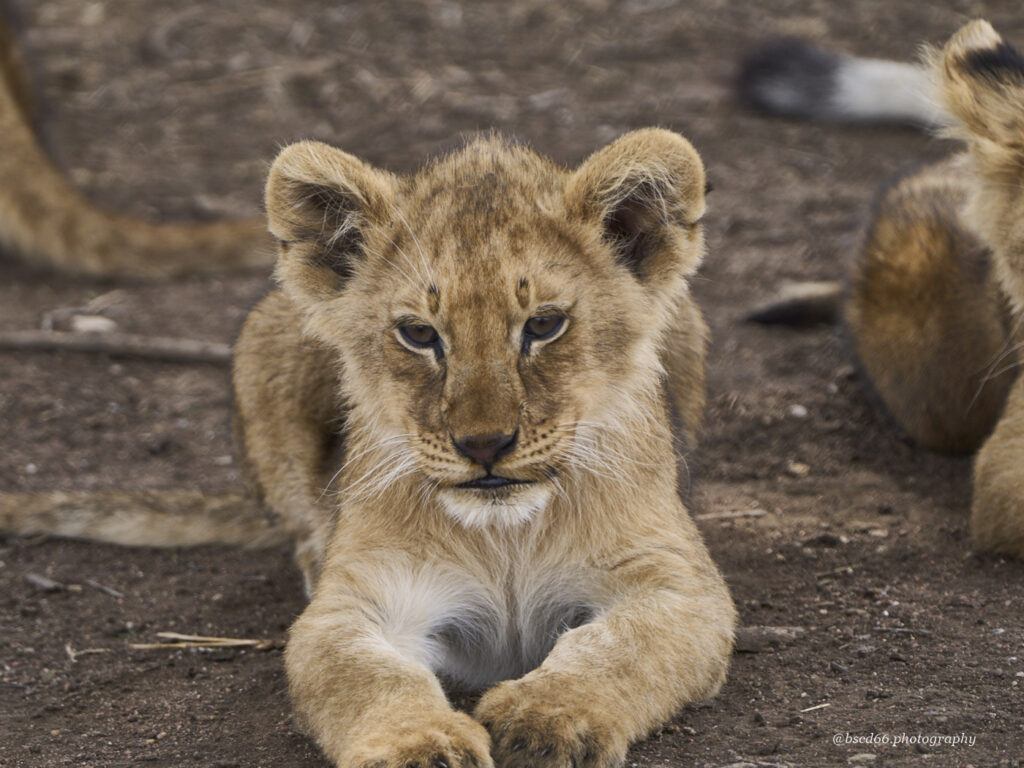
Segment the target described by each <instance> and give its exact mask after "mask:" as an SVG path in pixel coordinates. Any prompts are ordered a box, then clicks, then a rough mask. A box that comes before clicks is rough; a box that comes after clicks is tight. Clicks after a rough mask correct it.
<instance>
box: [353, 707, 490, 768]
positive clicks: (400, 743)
mask: <svg viewBox="0 0 1024 768" xmlns="http://www.w3.org/2000/svg"><path fill="white" fill-rule="evenodd" d="M338 764H339V768H493V767H494V763H493V762H492V761H491V755H490V738H489V737H488V735H487V731H486V730H484V728H483V727H482V726H481V725H480V724H479V723H477V722H476V721H475V720H473V718H471V717H469V715H466V714H463V713H461V712H438V713H418V714H407V715H399V714H398V713H395V716H394V718H389V719H388V722H387V723H383V722H382V723H380V724H379V725H377V724H375V727H374V728H373V729H372V731H371V732H370V733H364V734H362V735H361V736H360V737H359V738H358V739H357V743H356V744H355V745H354V747H353V749H352V751H351V753H350V754H349V755H348V756H346V758H345V759H343V760H340V761H339V763H338Z"/></svg>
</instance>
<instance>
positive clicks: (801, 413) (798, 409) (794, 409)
mask: <svg viewBox="0 0 1024 768" xmlns="http://www.w3.org/2000/svg"><path fill="white" fill-rule="evenodd" d="M789 415H790V416H792V417H794V418H796V419H806V418H807V408H806V407H805V406H803V405H799V404H797V405H791V406H789Z"/></svg>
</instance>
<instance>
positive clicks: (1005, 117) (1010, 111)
mask: <svg viewBox="0 0 1024 768" xmlns="http://www.w3.org/2000/svg"><path fill="white" fill-rule="evenodd" d="M931 62H932V65H933V67H934V69H935V70H937V74H938V76H939V78H940V87H941V89H940V92H941V94H942V99H943V101H944V102H945V105H946V108H947V109H949V111H950V112H952V113H953V115H954V116H956V118H957V119H958V120H959V121H960V122H961V123H962V124H963V126H964V128H966V132H963V133H960V132H958V135H960V137H961V138H964V139H967V140H968V141H969V142H970V141H972V140H976V139H987V140H988V141H992V142H995V143H996V144H1000V145H1003V146H1005V147H1007V148H1012V149H1014V150H1016V151H1018V152H1019V151H1022V150H1024V56H1021V55H1020V53H1018V52H1017V50H1016V49H1015V48H1014V47H1013V46H1011V45H1010V44H1008V43H1006V42H1004V41H1003V38H1002V37H1000V36H999V33H998V32H996V31H995V29H993V28H992V25H991V24H989V23H988V22H987V21H983V20H981V19H977V20H975V21H971V22H968V23H967V24H965V25H964V26H962V27H961V28H960V29H958V30H957V31H956V32H955V33H954V34H953V36H952V37H951V38H950V39H949V42H947V43H946V45H945V46H944V47H943V49H942V52H941V54H932V55H931ZM1015 170H1018V171H1019V168H1017V169H1015Z"/></svg>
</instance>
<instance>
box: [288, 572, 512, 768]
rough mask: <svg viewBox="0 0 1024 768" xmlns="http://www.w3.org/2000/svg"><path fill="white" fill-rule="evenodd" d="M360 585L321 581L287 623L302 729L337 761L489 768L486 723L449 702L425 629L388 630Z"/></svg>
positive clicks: (361, 765)
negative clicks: (426, 646) (415, 632)
mask: <svg viewBox="0 0 1024 768" xmlns="http://www.w3.org/2000/svg"><path fill="white" fill-rule="evenodd" d="M324 583H325V584H337V583H338V582H337V581H336V580H335V579H334V578H333V577H329V576H327V575H325V578H324ZM366 586H369V587H370V588H371V589H372V585H369V584H368V585H366ZM360 592H362V590H361V588H360V587H359V586H357V585H356V584H355V583H351V582H350V583H349V584H348V586H346V587H345V590H344V592H341V593H338V592H337V591H335V590H334V589H332V588H331V587H325V588H324V589H323V590H321V591H318V593H317V595H316V597H315V598H314V599H313V601H312V602H311V603H310V605H309V607H308V608H307V609H306V611H305V612H304V613H303V614H302V616H301V617H299V620H298V621H297V622H296V623H295V625H294V626H293V627H292V631H291V638H290V640H289V642H288V648H287V651H286V653H285V662H286V666H287V670H288V680H289V684H290V688H291V696H292V701H293V703H294V706H295V710H296V713H297V714H298V716H299V718H300V719H301V721H302V722H303V725H304V726H305V728H306V729H307V731H308V732H309V734H310V735H311V736H312V737H313V738H314V739H315V740H316V742H317V743H318V744H319V745H320V747H321V749H322V750H323V751H324V753H325V754H326V755H327V757H328V758H330V759H331V760H332V761H333V762H334V763H335V765H337V766H339V768H370V767H371V766H372V767H373V768H437V766H442V765H444V766H447V767H448V768H470V767H472V768H490V766H492V765H493V763H492V762H491V758H490V753H489V748H490V739H489V737H488V735H487V731H486V730H485V729H484V728H483V726H481V725H480V724H479V723H477V722H476V721H474V720H473V719H472V718H471V717H470V716H469V715H466V714H464V713H462V712H456V711H455V710H453V709H452V708H451V706H450V705H449V704H448V701H447V699H446V698H445V695H444V691H443V690H442V688H441V684H440V682H439V681H438V679H437V677H436V676H435V675H434V673H433V672H432V671H431V670H430V669H429V667H428V666H427V663H426V661H427V660H426V659H425V658H424V657H423V653H422V651H423V648H422V647H420V646H419V644H420V642H422V641H423V640H425V639H426V638H425V636H418V637H417V636H411V635H410V634H408V633H402V635H401V636H400V637H396V636H394V634H393V633H392V632H390V631H389V628H388V626H387V624H388V621H387V616H386V612H385V613H382V603H381V601H380V600H376V599H372V600H371V599H367V597H365V596H364V595H361V594H359V593H360Z"/></svg>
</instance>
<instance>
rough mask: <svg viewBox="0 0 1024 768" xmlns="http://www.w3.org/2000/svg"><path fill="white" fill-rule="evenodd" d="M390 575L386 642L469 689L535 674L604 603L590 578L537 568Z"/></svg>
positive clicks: (382, 601)
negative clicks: (563, 640) (560, 640)
mask: <svg viewBox="0 0 1024 768" xmlns="http://www.w3.org/2000/svg"><path fill="white" fill-rule="evenodd" d="M387 570H388V573H387V576H386V577H385V578H386V580H387V582H388V583H387V584H386V585H385V584H380V585H379V586H380V587H385V589H381V590H379V591H377V594H378V595H379V596H380V597H379V603H378V607H379V609H380V611H381V617H382V629H383V632H384V636H385V639H386V640H387V641H388V642H389V643H390V644H391V645H392V646H394V647H395V648H397V649H398V650H399V651H401V652H402V653H404V654H408V655H411V656H412V657H414V658H415V659H416V660H417V661H419V662H420V663H422V664H424V665H426V666H427V667H428V668H430V669H431V670H432V671H433V672H434V673H435V674H437V675H439V676H441V677H446V678H449V679H452V680H454V681H457V682H459V683H461V684H463V685H467V686H471V687H483V686H487V685H490V684H492V683H494V682H497V681H499V680H506V679H511V678H516V677H520V676H522V675H523V674H525V673H526V672H528V671H529V670H531V669H533V668H535V667H536V666H538V665H539V664H540V663H541V662H542V661H543V660H544V658H545V657H546V656H547V654H548V652H549V651H550V650H551V648H552V647H553V646H554V644H555V641H556V640H557V639H558V637H559V635H561V634H562V633H563V632H565V631H566V630H569V629H572V628H573V627H577V626H579V625H581V624H584V623H586V622H587V621H589V620H590V619H591V618H592V617H593V615H594V614H595V613H596V612H597V611H598V610H599V609H600V606H601V604H602V602H603V600H601V596H600V594H599V593H600V591H601V590H600V589H599V588H598V587H597V584H596V581H595V579H594V578H593V577H592V576H588V574H586V573H585V572H583V571H581V570H578V569H576V570H574V571H572V572H566V571H565V570H561V569H559V570H556V569H553V568H544V567H543V565H542V564H540V563H536V562H534V563H531V564H530V567H525V566H524V567H518V568H517V567H513V566H509V567H507V568H504V569H501V571H500V575H492V572H490V570H489V569H488V571H487V572H484V571H482V570H481V569H475V572H474V570H470V569H464V568H462V567H458V566H453V565H439V564H436V563H435V564H418V565H417V566H416V567H399V568H394V567H392V568H388V569H387ZM381 575H382V576H383V574H381Z"/></svg>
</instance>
